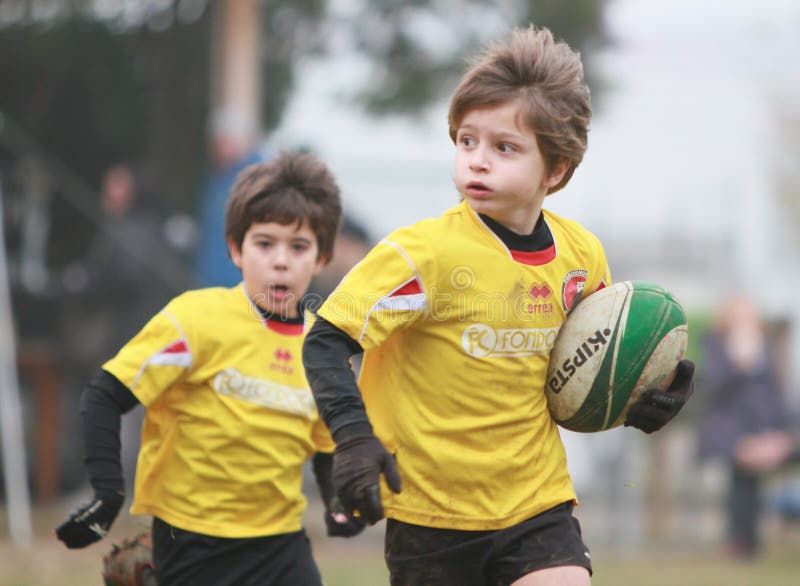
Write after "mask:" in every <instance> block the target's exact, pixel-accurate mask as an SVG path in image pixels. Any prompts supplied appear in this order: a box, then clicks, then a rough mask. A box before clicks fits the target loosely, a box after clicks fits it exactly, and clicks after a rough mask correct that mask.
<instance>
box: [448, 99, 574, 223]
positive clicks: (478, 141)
mask: <svg viewBox="0 0 800 586" xmlns="http://www.w3.org/2000/svg"><path fill="white" fill-rule="evenodd" d="M565 171H566V165H558V166H557V169H555V170H554V171H553V172H552V173H548V171H547V169H546V165H545V161H544V158H543V157H542V153H541V152H540V151H539V145H538V144H537V141H536V135H535V134H534V132H533V130H531V129H530V128H528V126H527V125H525V124H524V123H523V121H522V120H521V116H520V115H519V106H518V103H517V101H516V100H514V101H511V102H506V103H505V104H500V105H499V106H489V107H486V108H478V109H475V110H471V111H470V112H467V114H466V115H465V116H464V119H463V120H462V121H461V125H460V126H459V128H458V132H457V134H456V160H455V176H454V179H455V183H456V188H457V189H458V191H459V193H460V194H461V195H462V196H463V197H464V199H465V200H467V203H469V205H470V206H471V207H472V209H474V210H475V211H476V212H478V213H481V214H485V215H487V216H489V217H490V218H492V219H493V220H496V221H498V222H500V223H501V224H503V225H504V226H506V227H507V228H509V229H511V230H513V231H514V232H517V233H518V234H530V233H531V232H532V231H533V227H534V226H535V224H536V220H537V218H538V217H539V212H540V211H541V209H542V202H543V201H544V198H545V196H546V195H547V190H548V188H550V187H552V186H554V185H557V184H558V182H559V181H561V177H563V175H564V172H565Z"/></svg>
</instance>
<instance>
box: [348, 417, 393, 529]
mask: <svg viewBox="0 0 800 586" xmlns="http://www.w3.org/2000/svg"><path fill="white" fill-rule="evenodd" d="M334 439H336V450H335V451H334V452H333V488H334V490H335V491H336V494H337V495H338V497H339V499H340V500H341V502H342V506H343V507H344V512H345V513H347V514H348V515H351V516H352V515H353V513H354V512H355V511H358V512H359V514H360V516H361V518H362V519H364V520H365V521H366V522H367V523H369V524H370V525H374V524H375V523H377V522H378V521H380V520H381V519H383V504H382V503H381V493H380V476H381V473H382V474H383V475H384V476H385V477H386V483H387V484H388V485H389V488H390V489H391V490H392V491H393V492H400V474H399V473H398V471H397V464H396V463H395V461H394V456H392V455H391V454H390V453H389V452H387V451H386V448H384V447H383V444H381V442H380V440H378V438H376V437H375V436H374V435H373V434H372V430H371V429H370V426H369V424H352V425H348V426H346V427H343V428H341V429H340V430H338V431H337V432H336V434H335V438H334Z"/></svg>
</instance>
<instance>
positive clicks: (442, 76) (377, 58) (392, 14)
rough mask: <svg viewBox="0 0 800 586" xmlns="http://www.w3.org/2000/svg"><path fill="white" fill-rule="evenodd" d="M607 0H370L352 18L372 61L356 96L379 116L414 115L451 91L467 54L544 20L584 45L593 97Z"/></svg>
mask: <svg viewBox="0 0 800 586" xmlns="http://www.w3.org/2000/svg"><path fill="white" fill-rule="evenodd" d="M607 2H608V0H372V1H370V2H365V3H363V5H362V6H361V9H360V10H359V11H358V14H357V15H356V16H355V18H354V20H353V21H352V34H353V35H354V36H355V38H356V39H357V43H358V48H359V49H360V51H361V52H363V53H364V54H366V55H367V56H368V58H369V60H370V63H371V66H372V72H371V75H370V76H369V80H370V81H369V84H366V85H365V87H364V88H363V89H362V90H361V91H360V92H359V93H358V96H357V97H358V99H359V100H360V101H361V102H362V103H363V104H364V105H365V106H366V108H367V109H368V110H369V111H370V112H373V113H376V114H386V113H392V112H406V113H413V112H416V111H418V110H420V109H421V108H423V107H424V106H425V105H427V104H429V103H430V102H431V101H433V100H435V99H436V98H438V97H441V96H442V95H443V94H445V93H449V91H450V90H452V87H453V85H454V84H455V83H456V81H457V78H458V75H459V74H460V73H461V71H462V70H463V68H464V55H468V54H472V53H473V52H474V50H475V49H476V48H477V47H479V46H480V45H482V44H483V43H484V42H486V41H487V40H489V38H491V37H495V36H499V35H503V34H505V33H506V32H507V31H508V30H509V29H511V28H512V27H514V26H521V25H523V26H524V25H526V24H528V23H534V24H536V25H537V26H546V27H548V28H550V29H551V30H552V31H553V34H554V35H555V36H556V38H559V39H563V40H565V41H566V42H568V43H569V44H570V45H571V46H572V47H574V48H576V49H578V50H579V51H581V53H582V55H583V61H584V65H585V69H586V71H585V73H586V77H587V80H588V82H589V85H590V86H592V88H593V90H594V92H595V95H596V94H597V93H598V90H599V86H600V83H599V80H598V77H597V76H596V75H594V69H593V65H594V62H593V59H592V56H593V52H592V50H593V49H594V48H596V47H598V46H601V45H603V44H605V43H606V42H608V35H607V34H606V30H605V23H604V20H603V12H604V9H605V6H606V4H607Z"/></svg>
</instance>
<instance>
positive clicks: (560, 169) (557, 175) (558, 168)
mask: <svg viewBox="0 0 800 586" xmlns="http://www.w3.org/2000/svg"><path fill="white" fill-rule="evenodd" d="M569 165H570V160H569V159H567V158H564V157H560V158H559V159H558V161H556V164H555V165H554V166H553V169H552V170H551V171H550V174H549V175H548V176H547V177H546V178H545V180H544V185H545V187H547V188H550V187H555V186H556V185H558V184H559V183H561V180H562V179H563V178H564V175H566V173H567V171H568V170H569Z"/></svg>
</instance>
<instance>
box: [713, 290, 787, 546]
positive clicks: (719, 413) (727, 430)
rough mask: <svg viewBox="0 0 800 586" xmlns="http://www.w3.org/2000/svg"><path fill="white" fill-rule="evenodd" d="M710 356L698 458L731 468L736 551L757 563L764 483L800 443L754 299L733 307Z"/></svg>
mask: <svg viewBox="0 0 800 586" xmlns="http://www.w3.org/2000/svg"><path fill="white" fill-rule="evenodd" d="M704 357H705V359H704V361H703V369H702V371H701V372H700V373H699V374H700V376H699V385H698V386H699V387H700V388H701V393H700V396H702V397H704V399H705V401H706V403H705V410H704V412H703V413H702V414H701V418H700V428H699V432H698V453H699V456H700V457H701V458H710V457H718V458H722V459H723V460H724V461H725V462H726V463H727V464H728V466H729V471H730V478H729V483H728V498H727V503H726V508H727V523H728V527H727V531H728V535H727V539H728V548H729V551H730V553H731V554H732V555H734V556H736V557H742V558H752V557H755V556H756V555H757V554H758V552H759V548H760V545H761V543H760V536H759V523H760V518H761V511H762V503H761V484H762V479H763V477H764V475H765V474H766V473H767V472H770V471H773V470H775V469H776V468H777V467H778V466H780V465H781V464H782V463H783V462H784V461H785V460H786V459H787V457H788V456H789V454H790V452H791V450H792V445H793V441H792V435H791V434H790V432H789V428H790V425H791V423H792V422H791V418H790V416H789V411H788V407H787V403H786V401H785V398H784V395H783V393H782V390H781V388H780V386H779V383H778V379H777V376H776V371H775V365H774V364H773V354H772V352H771V349H770V347H769V343H768V339H767V335H766V331H765V328H764V323H763V322H762V320H761V319H760V317H759V315H758V313H757V310H756V308H755V307H754V305H753V303H752V302H751V301H750V300H748V299H745V298H742V297H736V298H732V299H730V300H729V301H728V302H727V303H725V305H724V306H723V307H722V310H721V313H720V314H719V316H718V317H717V320H716V323H715V325H714V327H713V328H712V329H711V330H710V332H709V334H708V336H707V337H706V339H705V340H704Z"/></svg>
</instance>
